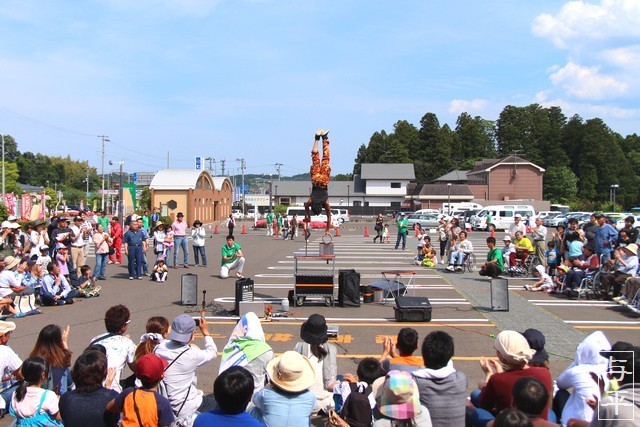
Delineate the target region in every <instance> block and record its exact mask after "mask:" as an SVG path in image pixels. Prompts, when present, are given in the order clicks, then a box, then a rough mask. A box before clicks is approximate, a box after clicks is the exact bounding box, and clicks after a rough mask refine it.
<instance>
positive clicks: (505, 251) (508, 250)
mask: <svg viewBox="0 0 640 427" xmlns="http://www.w3.org/2000/svg"><path fill="white" fill-rule="evenodd" d="M502 242H503V243H504V246H503V247H502V260H503V262H504V261H507V260H510V259H511V254H515V253H516V245H514V244H513V242H512V241H511V236H510V235H509V234H506V235H505V236H504V238H503V239H502Z"/></svg>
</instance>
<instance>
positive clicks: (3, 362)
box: [0, 320, 22, 414]
mask: <svg viewBox="0 0 640 427" xmlns="http://www.w3.org/2000/svg"><path fill="white" fill-rule="evenodd" d="M15 329H16V324H15V323H13V322H5V321H3V320H0V373H2V380H1V381H2V383H1V384H0V404H1V405H2V406H0V409H2V411H0V412H1V413H2V414H5V413H6V412H7V411H8V408H9V403H10V402H11V397H12V396H13V393H14V392H15V391H16V389H17V388H18V386H19V385H20V380H22V374H21V373H20V367H21V366H22V360H21V359H20V357H18V355H17V354H16V352H15V351H13V349H12V348H11V347H9V345H8V344H9V339H10V338H11V333H12V332H13V331H14V330H15Z"/></svg>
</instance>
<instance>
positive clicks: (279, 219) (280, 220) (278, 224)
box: [276, 213, 283, 236]
mask: <svg viewBox="0 0 640 427" xmlns="http://www.w3.org/2000/svg"><path fill="white" fill-rule="evenodd" d="M282 224H283V218H282V214H281V213H278V214H277V215H276V236H280V230H282Z"/></svg>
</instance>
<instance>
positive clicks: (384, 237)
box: [382, 224, 389, 243]
mask: <svg viewBox="0 0 640 427" xmlns="http://www.w3.org/2000/svg"><path fill="white" fill-rule="evenodd" d="M382 240H383V241H384V242H385V243H389V224H385V225H384V230H383V231H382Z"/></svg>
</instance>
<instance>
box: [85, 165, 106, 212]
mask: <svg viewBox="0 0 640 427" xmlns="http://www.w3.org/2000/svg"><path fill="white" fill-rule="evenodd" d="M85 179H86V181H87V195H86V200H85V201H86V203H87V206H89V165H87V177H86V178H85ZM103 197H104V196H103ZM87 209H88V207H87Z"/></svg>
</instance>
